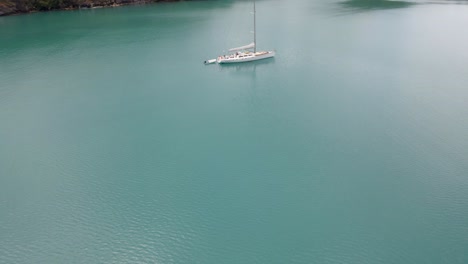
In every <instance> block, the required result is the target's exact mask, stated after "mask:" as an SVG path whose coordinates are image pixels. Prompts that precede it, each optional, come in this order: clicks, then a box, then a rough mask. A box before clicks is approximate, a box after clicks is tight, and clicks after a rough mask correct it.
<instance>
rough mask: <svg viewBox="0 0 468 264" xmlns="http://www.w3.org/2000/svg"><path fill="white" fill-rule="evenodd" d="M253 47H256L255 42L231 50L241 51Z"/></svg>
mask: <svg viewBox="0 0 468 264" xmlns="http://www.w3.org/2000/svg"><path fill="white" fill-rule="evenodd" d="M253 48H255V43H254V42H252V43H250V44H249V45H245V46H242V47H238V48H232V49H230V50H229V51H239V50H246V49H253Z"/></svg>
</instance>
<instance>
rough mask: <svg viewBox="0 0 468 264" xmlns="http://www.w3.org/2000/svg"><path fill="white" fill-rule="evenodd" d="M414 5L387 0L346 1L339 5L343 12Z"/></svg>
mask: <svg viewBox="0 0 468 264" xmlns="http://www.w3.org/2000/svg"><path fill="white" fill-rule="evenodd" d="M414 4H415V3H411V2H406V1H389V0H347V1H343V2H340V3H339V5H340V6H341V7H342V8H344V9H345V10H343V11H349V12H353V11H355V12H360V11H372V10H382V9H396V8H406V7H410V6H412V5H414Z"/></svg>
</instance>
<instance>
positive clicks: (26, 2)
mask: <svg viewBox="0 0 468 264" xmlns="http://www.w3.org/2000/svg"><path fill="white" fill-rule="evenodd" d="M162 1H164V0H0V16H1V15H8V14H13V13H23V12H32V11H46V10H54V9H77V8H92V7H96V6H113V5H126V4H133V3H150V2H162ZM166 1H168V0H166ZM169 1H170V0H169Z"/></svg>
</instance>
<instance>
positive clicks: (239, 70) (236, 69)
mask: <svg viewBox="0 0 468 264" xmlns="http://www.w3.org/2000/svg"><path fill="white" fill-rule="evenodd" d="M274 63H275V58H270V59H267V60H259V61H251V62H244V63H233V64H223V65H219V71H221V72H231V73H236V74H241V75H243V74H246V75H247V74H251V73H255V72H256V71H257V68H258V69H264V68H266V66H268V65H270V66H271V65H272V64H274Z"/></svg>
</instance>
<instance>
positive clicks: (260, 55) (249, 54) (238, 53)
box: [205, 0, 275, 64]
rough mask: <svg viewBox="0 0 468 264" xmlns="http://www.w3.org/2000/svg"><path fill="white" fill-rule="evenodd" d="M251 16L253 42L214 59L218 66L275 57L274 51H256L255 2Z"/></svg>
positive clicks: (212, 61) (211, 61)
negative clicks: (252, 18)
mask: <svg viewBox="0 0 468 264" xmlns="http://www.w3.org/2000/svg"><path fill="white" fill-rule="evenodd" d="M253 9H254V11H253V15H254V21H253V22H254V32H253V33H254V41H253V42H252V43H250V44H248V45H245V46H242V47H237V48H232V49H230V50H229V51H230V52H233V53H232V54H229V55H222V56H219V57H218V58H217V59H216V62H217V63H219V64H225V63H239V62H248V61H256V60H262V59H267V58H272V57H274V56H275V51H273V50H270V51H257V31H256V26H257V25H256V24H257V23H256V15H257V14H256V9H255V0H254V1H253ZM205 63H206V64H208V63H214V60H207V61H205Z"/></svg>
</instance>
